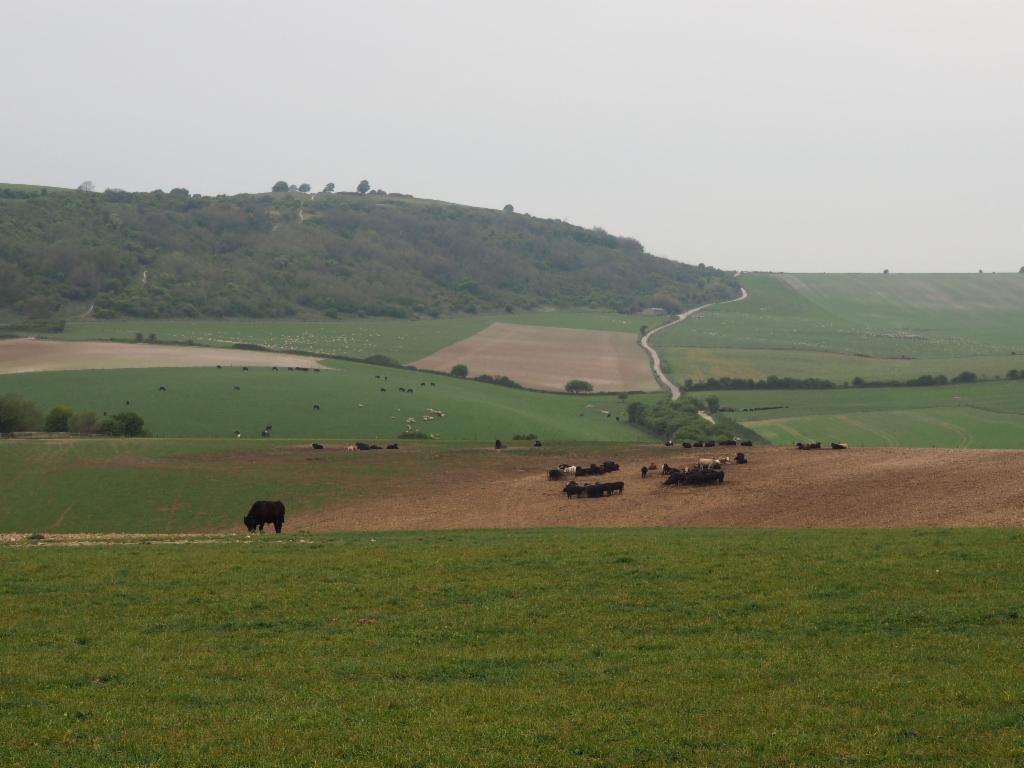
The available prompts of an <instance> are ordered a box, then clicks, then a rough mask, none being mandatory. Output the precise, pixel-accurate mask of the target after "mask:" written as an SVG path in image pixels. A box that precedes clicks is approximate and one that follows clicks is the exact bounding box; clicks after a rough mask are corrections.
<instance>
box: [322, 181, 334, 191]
mask: <svg viewBox="0 0 1024 768" xmlns="http://www.w3.org/2000/svg"><path fill="white" fill-rule="evenodd" d="M324 192H326V193H328V194H330V193H332V192H334V182H333V181H329V182H327V183H326V184H325V185H324Z"/></svg>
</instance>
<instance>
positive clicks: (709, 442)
mask: <svg viewBox="0 0 1024 768" xmlns="http://www.w3.org/2000/svg"><path fill="white" fill-rule="evenodd" d="M704 447H705V448H714V447H715V441H714V440H705V441H704Z"/></svg>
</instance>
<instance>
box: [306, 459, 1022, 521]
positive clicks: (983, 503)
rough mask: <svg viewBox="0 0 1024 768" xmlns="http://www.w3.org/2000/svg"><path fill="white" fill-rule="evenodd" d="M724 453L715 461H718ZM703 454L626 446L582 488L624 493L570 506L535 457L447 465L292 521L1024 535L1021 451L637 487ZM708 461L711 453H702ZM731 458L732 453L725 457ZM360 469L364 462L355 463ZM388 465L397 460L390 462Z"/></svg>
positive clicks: (769, 470)
mask: <svg viewBox="0 0 1024 768" xmlns="http://www.w3.org/2000/svg"><path fill="white" fill-rule="evenodd" d="M718 452H719V451H716V453H718ZM701 453H702V452H700V451H683V450H678V449H676V450H673V449H664V448H652V447H648V448H643V447H637V448H633V447H626V448H622V447H619V448H618V449H617V450H615V451H610V454H611V455H608V456H605V455H592V456H578V455H576V454H575V453H574V452H572V451H569V452H567V455H566V456H565V459H566V460H573V461H583V460H593V461H595V462H599V461H602V460H604V459H612V460H615V461H619V462H620V463H621V464H622V467H623V468H622V470H621V471H619V472H616V473H613V474H611V475H607V476H605V477H604V478H598V479H595V478H586V479H581V480H580V482H596V481H600V480H601V479H604V480H624V481H625V483H626V489H625V493H624V494H623V495H621V496H611V497H606V498H602V499H572V500H569V499H567V498H566V497H565V495H564V494H563V493H562V492H561V489H562V487H563V485H564V483H563V482H560V481H556V482H553V481H549V480H548V479H547V478H546V475H545V472H546V470H547V469H548V467H549V466H550V465H553V464H555V463H556V462H555V461H553V460H552V459H551V458H550V457H549V456H548V457H545V456H540V455H532V454H530V453H529V452H528V451H515V452H505V453H500V454H494V453H493V452H491V454H488V455H486V456H484V457H482V458H481V459H480V460H479V461H476V460H474V461H467V462H458V461H457V460H456V459H457V457H456V456H455V455H452V456H449V457H448V459H449V460H448V461H445V462H443V463H441V462H438V463H437V464H436V465H435V466H434V467H433V468H432V471H431V472H430V473H429V479H417V481H415V482H412V483H408V484H403V483H400V482H397V483H395V484H394V485H393V486H391V487H389V488H388V489H387V490H386V491H385V492H382V493H381V495H380V496H378V497H376V498H364V499H361V500H359V501H358V502H355V503H339V504H338V505H337V506H330V507H328V508H325V509H322V510H319V511H307V512H299V513H298V514H296V515H294V516H293V517H291V518H290V523H291V525H290V529H291V531H292V532H295V531H342V530H409V529H455V528H538V527H553V526H568V527H751V528H816V527H820V528H913V527H933V526H942V527H985V526H1021V525H1024V451H983V450H951V449H950V450H945V449H896V448H875V449H860V450H856V449H851V450H847V451H831V450H823V451H807V452H805V451H800V452H797V451H796V450H795V449H792V448H766V447H755V448H752V449H747V455H748V457H749V458H750V463H749V464H746V465H743V466H729V467H727V468H726V479H725V482H724V483H722V484H720V485H716V486H706V487H700V486H686V487H678V486H664V485H662V480H663V479H664V478H662V477H661V475H659V474H653V473H652V474H651V475H650V476H649V477H648V479H647V480H641V478H640V466H641V465H642V464H643V463H644V462H645V461H655V462H657V463H658V464H659V465H660V464H661V463H663V462H669V463H670V464H672V465H673V466H680V465H684V464H685V463H686V462H687V461H688V460H689V461H693V460H694V459H696V458H697V457H698V455H700V454H701ZM705 453H706V452H705ZM722 453H724V452H722ZM356 458H357V459H358V457H356ZM381 458H382V459H387V458H390V457H381Z"/></svg>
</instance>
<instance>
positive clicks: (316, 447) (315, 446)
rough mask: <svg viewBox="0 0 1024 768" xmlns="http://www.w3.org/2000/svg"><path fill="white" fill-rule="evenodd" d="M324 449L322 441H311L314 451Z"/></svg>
mask: <svg viewBox="0 0 1024 768" xmlns="http://www.w3.org/2000/svg"><path fill="white" fill-rule="evenodd" d="M323 449H324V445H323V443H313V450H314V451H322V450H323Z"/></svg>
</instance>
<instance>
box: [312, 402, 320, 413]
mask: <svg viewBox="0 0 1024 768" xmlns="http://www.w3.org/2000/svg"><path fill="white" fill-rule="evenodd" d="M313 410H314V411H319V410H320V404H319V403H313Z"/></svg>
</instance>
